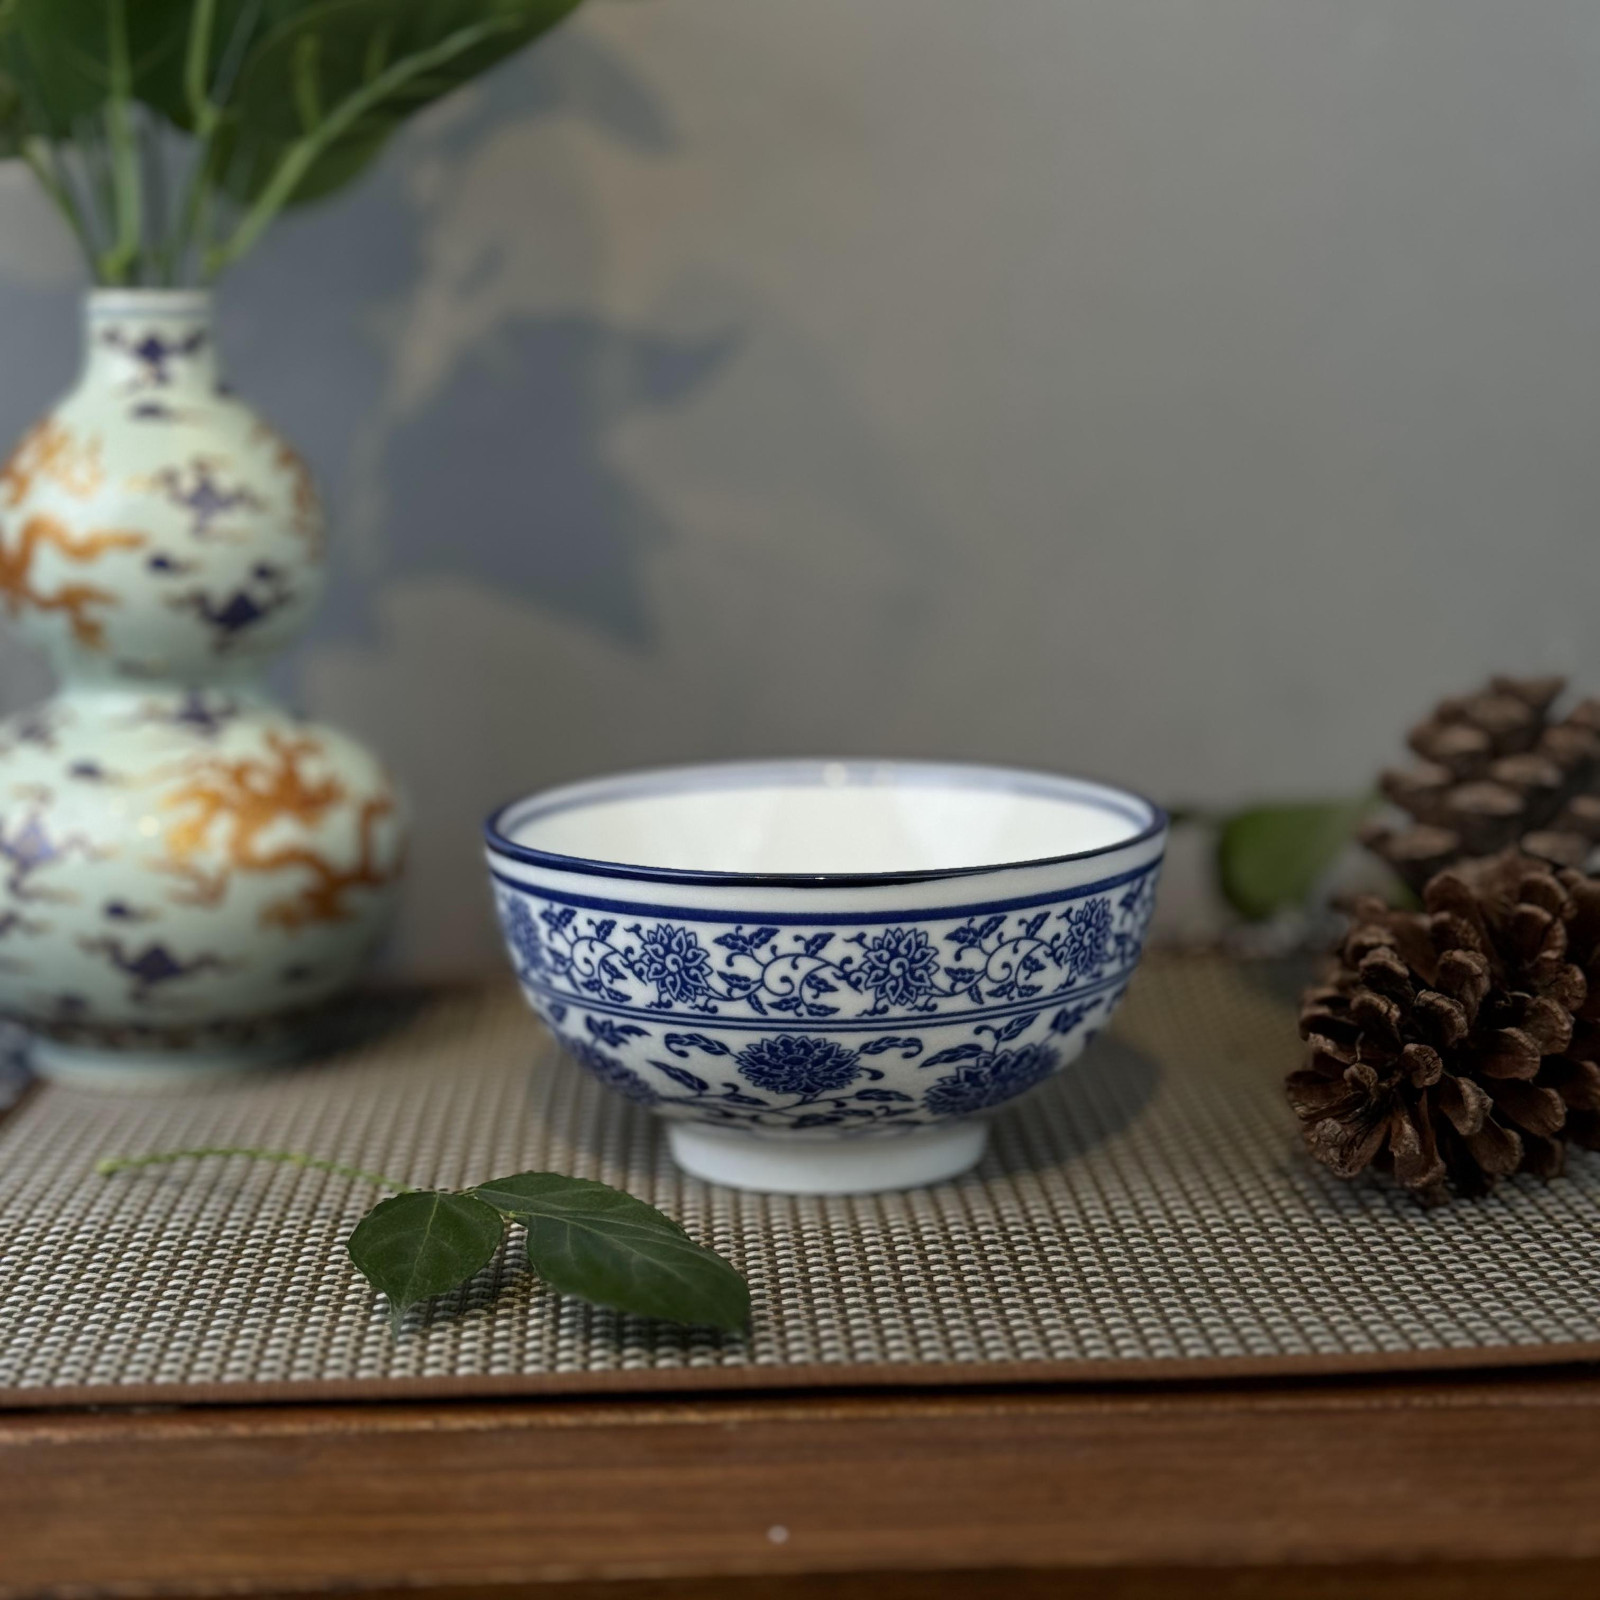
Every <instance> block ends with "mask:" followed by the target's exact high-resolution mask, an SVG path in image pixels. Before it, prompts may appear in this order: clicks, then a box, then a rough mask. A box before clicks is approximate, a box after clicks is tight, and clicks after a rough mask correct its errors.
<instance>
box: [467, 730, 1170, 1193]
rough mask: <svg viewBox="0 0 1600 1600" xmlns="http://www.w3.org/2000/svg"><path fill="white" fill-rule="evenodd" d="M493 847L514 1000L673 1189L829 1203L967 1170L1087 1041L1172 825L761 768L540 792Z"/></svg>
mask: <svg viewBox="0 0 1600 1600" xmlns="http://www.w3.org/2000/svg"><path fill="white" fill-rule="evenodd" d="M487 833H488V851H489V866H490V870H491V872H492V874H493V878H494V893H495V900H496V903H497V905H498V908H499V912H500V920H501V924H502V926H503V927H504V929H505V935H506V943H507V945H508V946H509V948H510V951H511V959H512V962H513V963H514V965H515V967H516V971H517V976H518V978H519V979H520V980H521V983H522V987H523V991H524V993H526V995H527V997H528V1000H529V1002H530V1003H531V1004H532V1006H533V1008H534V1010H535V1011H537V1012H538V1013H539V1015H540V1016H541V1017H543V1018H544V1020H545V1021H546V1022H547V1023H548V1024H549V1025H550V1027H551V1028H552V1029H553V1030H554V1031H555V1033H556V1035H557V1036H558V1037H559V1038H560V1040H561V1042H562V1043H563V1044H564V1045H565V1046H566V1047H567V1049H568V1050H569V1051H570V1052H571V1054H572V1056H573V1058H574V1059H575V1060H576V1061H577V1062H578V1063H579V1064H580V1065H581V1066H583V1067H584V1068H586V1069H587V1070H588V1071H589V1072H592V1073H593V1074H594V1075H595V1076H596V1077H597V1078H599V1079H600V1081H601V1082H602V1083H605V1084H606V1085H608V1086H609V1087H610V1088H611V1089H613V1090H615V1091H616V1092H617V1093H618V1094H620V1095H623V1096H625V1097H626V1098H627V1099H629V1100H633V1101H636V1102H638V1103H639V1104H640V1105H645V1106H648V1107H649V1108H650V1109H651V1110H652V1111H654V1112H656V1113H657V1114H658V1115H660V1116H662V1117H665V1118H667V1119H669V1122H668V1138H669V1140H670V1141H671V1147H672V1153H673V1156H674V1157H675V1159H676V1160H677V1162H678V1164H679V1166H681V1167H683V1168H684V1169H685V1170H686V1171H688V1172H691V1173H694V1174H696V1175H697V1176H699V1177H702V1178H707V1179H710V1180H711V1181H712V1182H714V1183H723V1184H730V1185H732V1186H734V1187H736V1188H744V1189H759V1190H767V1191H771V1192H776V1193H787V1194H844V1193H865V1192H871V1191H874V1190H882V1189H901V1188H909V1187H911V1186H913V1185H917V1184H924V1183H934V1182H937V1181H939V1180H940V1179H943V1178H949V1177H953V1176H954V1175H955V1174H957V1173H959V1172H963V1171H965V1170H966V1169H967V1168H968V1167H970V1166H971V1165H972V1164H973V1163H974V1162H976V1161H977V1160H978V1159H979V1157H980V1156H981V1155H982V1154H983V1149H984V1144H985V1140H986V1138H987V1135H988V1125H987V1120H986V1119H987V1117H988V1115H989V1113H991V1112H993V1111H995V1110H996V1109H998V1108H1000V1107H1002V1106H1005V1105H1008V1104H1009V1103H1010V1102H1012V1101H1014V1100H1016V1099H1017V1098H1018V1097H1019V1096H1021V1095H1023V1094H1026V1093H1027V1092H1028V1091H1029V1090H1030V1089H1032V1088H1034V1087H1035V1086H1037V1085H1038V1084H1040V1083H1042V1082H1043V1081H1044V1080H1045V1079H1046V1078H1048V1077H1050V1076H1051V1075H1052V1074H1053V1073H1055V1072H1058V1071H1059V1070H1060V1069H1061V1068H1063V1067H1065V1066H1066V1065H1067V1064H1068V1063H1069V1062H1071V1061H1072V1060H1073V1059H1074V1058H1075V1057H1077V1056H1078V1055H1079V1054H1080V1053H1081V1052H1082V1050H1083V1048H1084V1046H1085V1045H1087V1044H1088V1043H1089V1041H1090V1040H1091V1039H1093V1038H1094V1036H1095V1035H1096V1034H1097V1033H1098V1032H1099V1031H1100V1029H1101V1028H1103V1027H1104V1026H1105V1024H1106V1021H1107V1019H1108V1018H1109V1017H1110V1015H1111V1013H1112V1012H1113V1011H1114V1010H1115V1009H1116V1006H1117V1002H1118V1001H1119V1000H1120V999H1121V998H1122V994H1123V991H1124V990H1125V989H1126V988H1127V986H1128V980H1129V979H1130V978H1131V977H1132V976H1133V969H1134V967H1135V966H1137V964H1138V961H1139V953H1140V949H1141V947H1142V946H1143V943H1144V936H1145V929H1146V928H1147V926H1148V925H1149V921H1150V912H1151V908H1152V905H1153V903H1154V900H1155V889H1156V877H1157V874H1158V873H1159V872H1160V869H1161V857H1162V851H1163V849H1164V847H1165V844H1166V833H1167V823H1166V817H1165V816H1164V815H1163V814H1162V812H1161V810H1160V809H1159V808H1158V807H1156V806H1154V805H1152V804H1151V803H1150V802H1149V801H1148V800H1143V799H1140V798H1139V797H1138V796H1137V795H1133V794H1129V793H1127V792H1125V791H1123V790H1120V789H1113V788H1108V787H1106V786H1105V785H1103V784H1098V783H1086V782H1083V781H1081V780H1079V779H1076V778H1061V777H1052V776H1047V775H1045V774H1042V773H1033V772H1016V771H1008V770H1005V769H1003V768H998V767H979V766H964V765H953V764H944V763H938V764H936V763H931V762H913V761H903V762H902V761H894V762H877V761H874V762H855V761H778V762H734V763H728V764H726V765H718V766H704V767H680V768H673V769H667V770H663V771H659V772H642V773H634V774H627V775H623V776H620V777H614V778H602V779H599V780H597V781H595V782H590V783H580V784H573V785H571V786H569V787H566V788H561V789H552V790H548V791H546V792H545V793H543V794H537V795H534V796H532V797H530V798H528V799H525V800H518V801H515V802H513V803H512V804H511V805H508V806H505V807H504V808H502V809H501V810H500V811H498V812H496V813H495V814H494V816H492V817H491V818H490V819H489V823H488V828H487Z"/></svg>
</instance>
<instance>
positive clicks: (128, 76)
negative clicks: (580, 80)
mask: <svg viewBox="0 0 1600 1600" xmlns="http://www.w3.org/2000/svg"><path fill="white" fill-rule="evenodd" d="M577 4H578V0H0V160H4V159H7V158H17V159H20V160H22V161H25V162H26V163H27V164H28V166H29V167H31V168H32V170H33V173H34V176H35V177H36V178H37V179H38V180H39V182H40V184H41V185H42V186H43V188H44V190H45V192H46V194H48V195H49V196H50V198H51V200H53V201H54V203H55V205H56V206H57V208H58V209H59V210H60V211H61V213H62V215H63V216H64V217H65V218H66V220H67V222H68V224H69V225H70V226H71V228H72V230H73V233H74V234H75V235H76V237H77V239H78V242H79V244H80V246H81V248H82V249H83V252H84V254H85V256H86V257H87V259H88V262H89V265H90V268H91V270H92V271H93V273H94V276H95V279H96V281H98V282H100V283H103V284H115V285H172V284H180V283H187V282H192V281H195V280H196V279H198V280H200V281H206V282H209V281H210V280H211V279H213V278H215V277H216V275H217V274H218V273H219V272H221V271H223V270H224V269H225V268H227V267H229V266H231V265H232V264H233V263H234V262H236V261H238V260H239V259H240V257H242V256H243V255H244V254H245V253H246V252H247V251H248V250H250V249H251V248H252V247H253V246H254V245H255V243H256V241H257V240H258V239H259V238H260V237H261V234H262V232H263V231H264V230H265V229H266V227H267V226H268V225H269V224H270V223H271V222H272V221H273V220H274V219H275V218H276V217H277V216H278V214H279V213H280V212H281V211H282V210H283V209H284V208H285V207H286V206H294V205H302V204H305V203H306V202H308V201H312V200H317V199H320V198H321V197H322V196H324V195H327V194H331V193H332V192H333V191H334V190H336V189H339V188H341V187H342V186H343V185H345V184H346V183H348V182H350V181H351V180H352V179H354V178H355V177H357V176H358V175H359V174H360V173H362V172H363V171H364V170H365V169H366V168H367V167H368V166H369V165H370V164H371V162H372V161H373V159H374V158H375V157H376V156H377V155H378V153H379V152H380V151H381V150H382V149H383V148H384V146H385V145H386V144H387V142H388V140H389V138H390V136H391V135H392V134H393V133H394V131H395V129H397V128H398V127H399V126H400V125H401V123H403V122H404V121H405V120H406V119H407V118H408V117H410V116H412V115H413V114H414V113H416V112H417V111H419V110H421V109H422V107H424V106H426V105H429V104H431V103H432V102H433V101H435V100H438V99H440V98H441V97H443V96H444V95H447V94H449V93H451V92H452V91H453V90H455V89H457V88H459V87H460V86H461V85H462V84H464V83H466V82H468V81H469V80H471V79H472V78H475V77H477V76H478V75H479V74H481V73H483V72H486V71H488V70H489V69H490V68H491V67H494V66H496V65H497V64H498V63H500V62H501V61H504V60H505V59H506V58H507V57H509V56H511V55H513V54H514V53H515V52H517V51H519V50H521V49H522V48H523V47H524V46H526V45H528V44H530V43H532V41H533V40H535V39H537V38H538V37H539V36H540V35H541V34H543V33H546V32H548V31H549V30H550V29H551V28H553V27H555V26H556V25H557V24H558V23H559V22H561V21H562V20H563V19H564V18H565V17H566V16H567V15H568V13H570V12H571V11H572V10H574V9H575V7H576V6H577Z"/></svg>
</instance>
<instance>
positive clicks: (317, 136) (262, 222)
mask: <svg viewBox="0 0 1600 1600" xmlns="http://www.w3.org/2000/svg"><path fill="white" fill-rule="evenodd" d="M508 25H509V24H507V23H506V22H504V21H494V22H479V23H474V24H473V25H472V26H471V27H467V28H460V29H457V31H456V32H455V33H452V34H451V35H450V36H449V37H448V38H446V39H441V40H440V41H439V43H438V44H436V45H435V46H434V47H433V48H432V49H431V50H423V51H419V52H418V53H417V54H416V55H413V56H407V57H405V58H403V59H402V60H400V61H397V62H395V63H394V64H393V65H392V66H391V67H389V68H387V69H386V70H385V71H383V72H380V73H379V74H378V76H377V77H375V78H373V79H372V80H371V81H370V82H368V83H365V84H363V85H362V86H361V88H359V89H358V90H356V91H355V93H354V94H351V95H348V96H347V97H346V98H345V99H343V100H342V101H340V102H339V104H338V105H337V106H335V107H334V109H333V110H332V111H330V112H329V113H328V115H327V117H326V118H325V119H324V120H323V121H322V122H320V123H319V124H318V125H317V126H316V127H315V128H314V129H312V130H311V131H310V132H308V133H305V134H303V135H302V136H301V137H300V138H298V139H296V140H295V141H294V143H293V144H291V145H290V146H289V148H288V149H287V150H286V151H285V152H284V154H283V157H282V159H281V160H280V161H279V162H278V164H277V166H276V167H275V168H274V170H273V173H272V176H271V178H269V179H268V180H267V184H266V187H265V188H263V189H262V191H261V193H260V194H259V195H258V196H257V197H256V201H255V203H254V204H253V205H252V206H251V207H250V209H249V210H248V211H246V212H245V214H244V217H243V218H242V219H241V220H240V222H239V225H238V226H237V227H236V228H235V229H234V230H233V233H232V234H231V235H230V237H229V238H227V239H226V240H224V241H223V242H222V243H220V244H218V245H215V246H213V247H212V248H211V249H210V250H208V251H207V252H206V259H205V263H204V266H205V275H206V276H207V277H208V278H211V277H215V276H216V274H217V273H219V272H220V271H221V270H222V269H223V268H224V267H226V266H228V265H229V264H230V263H232V262H234V261H237V260H238V259H239V258H240V256H242V255H244V254H245V253H246V251H248V250H249V249H250V248H251V246H252V245H254V244H255V242H256V240H257V239H258V238H260V236H261V234H262V233H263V231H264V230H265V229H266V227H267V226H268V224H269V223H271V222H272V220H273V218H274V217H276V216H277V214H278V213H279V212H280V211H281V210H282V209H283V208H284V207H285V206H286V205H287V204H288V203H289V201H290V199H291V198H292V197H293V195H294V192H295V190H296V189H298V188H299V187H300V184H301V181H302V180H303V179H304V178H305V176H306V174H307V173H308V172H309V171H310V170H311V168H312V167H313V166H314V165H315V164H316V163H317V162H318V161H319V160H320V159H321V158H322V157H323V156H324V155H325V154H326V153H327V152H328V150H329V149H330V148H331V147H332V145H333V144H334V143H335V142H336V141H337V140H338V139H340V138H342V137H343V136H344V135H345V134H346V133H348V132H349V131H350V129H351V128H353V127H354V126H355V125H356V123H357V122H359V121H360V120H361V118H362V117H364V116H365V115H366V114H367V113H368V112H369V111H371V110H373V109H374V108H375V107H377V106H379V105H381V104H382V103H383V101H384V100H385V99H387V98H388V96H390V95H391V94H396V93H398V92H399V91H400V90H402V89H404V88H405V87H406V85H407V84H408V83H410V82H412V80H413V79H416V78H419V77H422V76H423V75H424V74H425V73H428V72H431V71H432V70H433V69H434V68H435V67H439V66H443V65H445V64H446V63H447V62H450V61H453V60H454V59H455V58H456V57H457V56H459V55H463V54H465V52H467V51H468V50H471V49H473V48H475V47H476V46H477V45H479V44H482V43H483V41H484V40H485V39H489V38H492V37H493V36H494V35H495V34H497V33H501V32H503V31H504V30H505V29H506V27H507V26H508Z"/></svg>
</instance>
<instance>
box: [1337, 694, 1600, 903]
mask: <svg viewBox="0 0 1600 1600" xmlns="http://www.w3.org/2000/svg"><path fill="white" fill-rule="evenodd" d="M1565 687H1566V682H1565V680H1564V679H1562V678H1505V677H1500V678H1491V679H1490V681H1489V682H1488V684H1486V685H1485V686H1484V688H1482V689H1481V690H1479V691H1478V693H1476V694H1471V695H1461V696H1457V697H1454V698H1452V699H1448V700H1442V701H1440V703H1439V704H1438V705H1437V706H1436V707H1435V708H1434V710H1433V713H1432V714H1431V715H1430V716H1429V717H1428V718H1427V719H1426V720H1425V721H1423V722H1421V723H1419V724H1418V725H1417V726H1416V727H1414V728H1413V729H1412V730H1411V732H1410V734H1409V735H1408V736H1407V742H1408V743H1409V744H1410V746H1411V748H1412V750H1413V751H1414V752H1415V753H1416V754H1417V755H1418V756H1419V757H1421V760H1420V761H1419V762H1418V763H1417V764H1416V765H1414V766H1410V767H1405V768H1399V769H1395V770H1392V771H1389V772H1385V773H1384V774H1383V775H1382V776H1381V778H1380V779H1379V785H1378V786H1379V788H1380V790H1381V791H1382V793H1383V795H1384V797H1385V798H1386V799H1387V800H1389V801H1390V802H1391V804H1393V805H1394V806H1396V807H1397V808H1398V809H1399V810H1401V811H1403V812H1405V813H1407V814H1408V816H1409V817H1410V819H1411V820H1410V822H1409V823H1408V824H1405V825H1403V826H1398V827H1397V826H1394V825H1391V824H1389V823H1386V822H1376V821H1375V822H1372V823H1369V824H1368V825H1367V827H1366V828H1364V829H1363V830H1362V840H1363V842H1364V843H1365V844H1366V845H1367V847H1368V848H1369V849H1370V850H1372V851H1373V852H1374V854H1376V855H1378V856H1379V857H1381V858H1382V859H1383V860H1384V861H1385V862H1387V863H1388V864H1389V866H1390V867H1392V868H1393V869H1394V871H1395V872H1396V873H1398V874H1399V876H1400V877H1401V878H1402V879H1403V880H1404V881H1405V882H1406V883H1407V884H1408V885H1409V886H1410V887H1411V888H1412V889H1413V890H1415V891H1417V892H1418V893H1420V892H1421V890H1422V886H1423V885H1424V884H1425V883H1426V882H1427V881H1428V880H1429V879H1430V878H1431V877H1432V876H1433V875H1434V874H1435V873H1436V872H1439V871H1441V870H1443V869H1444V868H1445V867H1447V866H1450V865H1452V864H1453V863H1455V862H1457V861H1460V860H1464V859H1468V858H1471V857H1476V856H1487V855H1494V854H1496V853H1498V852H1499V851H1502V850H1506V849H1509V848H1511V847H1513V846H1517V847H1519V848H1520V849H1521V850H1522V851H1523V853H1524V854H1526V855H1531V856H1535V857H1538V858H1540V859H1542V860H1547V861H1550V862H1552V863H1554V864H1556V865H1558V866H1571V867H1578V866H1582V865H1583V864H1584V863H1585V862H1586V861H1587V860H1588V859H1589V857H1590V856H1591V854H1592V853H1593V852H1594V850H1595V847H1596V845H1597V844H1600V794H1597V793H1596V792H1595V791H1596V790H1597V789H1600V700H1585V701H1583V702H1581V703H1580V704H1578V705H1576V706H1574V707H1573V708H1572V709H1571V710H1570V711H1569V712H1567V714H1566V716H1565V717H1563V718H1562V719H1561V720H1560V721H1554V720H1552V718H1551V707H1552V706H1553V705H1554V703H1555V702H1556V700H1557V699H1558V698H1559V697H1560V695H1561V692H1562V690H1563V689H1564V688H1565Z"/></svg>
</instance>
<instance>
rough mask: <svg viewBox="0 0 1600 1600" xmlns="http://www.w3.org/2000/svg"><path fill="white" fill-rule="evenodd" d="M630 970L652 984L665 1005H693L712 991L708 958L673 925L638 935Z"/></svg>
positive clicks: (696, 942)
mask: <svg viewBox="0 0 1600 1600" xmlns="http://www.w3.org/2000/svg"><path fill="white" fill-rule="evenodd" d="M633 970H634V973H635V975H636V976H637V977H639V978H640V979H642V980H643V981H644V982H645V983H652V984H654V985H655V988H656V994H657V996H658V997H659V998H660V1000H661V1001H662V1002H663V1003H664V1004H668V1005H670V1004H673V1003H677V1004H680V1005H681V1004H685V1003H690V1002H693V1001H695V1000H698V999H699V998H700V997H701V996H702V995H704V994H706V993H708V992H709V991H710V988H711V957H710V956H708V955H707V954H706V952H705V951H704V950H703V949H702V948H701V945H700V941H699V940H698V939H697V938H695V936H694V935H693V934H692V933H691V932H690V931H689V930H688V929H687V928H684V927H678V926H675V925H674V924H672V923H666V922H664V923H661V924H659V925H658V926H656V927H654V928H646V929H644V930H643V931H641V932H640V934H639V950H638V953H637V954H636V955H635V956H634V960H633Z"/></svg>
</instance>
